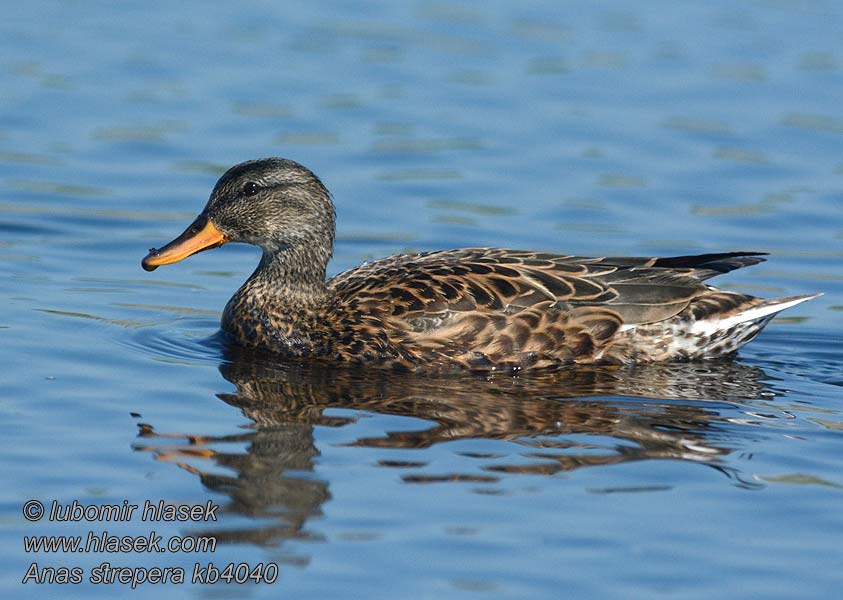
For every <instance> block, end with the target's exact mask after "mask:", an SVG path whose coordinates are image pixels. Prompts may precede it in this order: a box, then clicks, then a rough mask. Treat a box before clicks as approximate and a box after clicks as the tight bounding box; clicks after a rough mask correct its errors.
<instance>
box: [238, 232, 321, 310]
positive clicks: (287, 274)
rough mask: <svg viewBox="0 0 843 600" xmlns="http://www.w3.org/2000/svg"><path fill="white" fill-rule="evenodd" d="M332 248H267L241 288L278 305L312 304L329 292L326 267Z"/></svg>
mask: <svg viewBox="0 0 843 600" xmlns="http://www.w3.org/2000/svg"><path fill="white" fill-rule="evenodd" d="M330 257H331V255H330V251H328V252H319V250H318V249H317V248H313V247H311V248H308V247H306V246H304V245H299V246H286V245H285V246H282V247H281V248H278V249H272V250H268V249H264V252H263V256H261V260H260V263H259V264H258V266H257V268H256V269H255V271H254V273H252V275H251V277H249V279H248V280H247V281H246V283H245V284H244V285H243V287H242V288H241V291H244V292H247V293H249V295H252V296H258V297H259V298H263V299H265V301H266V302H267V303H272V304H273V305H275V306H276V307H278V308H308V307H310V306H313V305H316V304H321V303H322V302H323V301H324V299H325V297H326V296H327V287H326V286H325V271H326V269H327V266H328V260H329V259H330Z"/></svg>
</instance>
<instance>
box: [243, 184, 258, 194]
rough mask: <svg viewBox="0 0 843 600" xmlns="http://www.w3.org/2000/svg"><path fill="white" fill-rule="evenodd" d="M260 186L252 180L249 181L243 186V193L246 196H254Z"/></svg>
mask: <svg viewBox="0 0 843 600" xmlns="http://www.w3.org/2000/svg"><path fill="white" fill-rule="evenodd" d="M259 189H260V186H259V185H258V184H257V183H255V182H254V181H249V182H248V183H246V185H244V186H243V194H244V195H246V196H254V195H255V194H257V193H258V190H259Z"/></svg>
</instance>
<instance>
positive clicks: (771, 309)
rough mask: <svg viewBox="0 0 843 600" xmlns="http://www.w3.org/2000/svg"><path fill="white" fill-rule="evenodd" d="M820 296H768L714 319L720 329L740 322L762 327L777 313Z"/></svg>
mask: <svg viewBox="0 0 843 600" xmlns="http://www.w3.org/2000/svg"><path fill="white" fill-rule="evenodd" d="M819 296H822V294H821V293H820V294H806V295H804V296H786V297H783V298H768V299H765V300H763V301H761V302H759V303H757V304H754V305H752V306H749V307H747V308H746V309H744V310H741V311H739V312H736V313H734V314H732V315H729V316H726V317H723V318H720V319H716V320H714V323H716V326H717V328H718V329H729V328H730V327H733V326H735V325H738V324H740V323H757V324H758V325H759V329H761V327H763V326H764V325H766V324H767V321H769V320H770V319H772V318H773V317H774V316H775V315H776V314H777V313H780V312H781V311H783V310H786V309H788V308H791V307H792V306H796V305H797V304H801V303H802V302H805V301H806V300H812V299H814V298H817V297H819ZM699 323H703V322H699Z"/></svg>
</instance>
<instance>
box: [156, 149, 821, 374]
mask: <svg viewBox="0 0 843 600" xmlns="http://www.w3.org/2000/svg"><path fill="white" fill-rule="evenodd" d="M333 235H334V211H333V204H332V203H331V200H330V195H329V194H328V192H327V190H326V189H325V188H324V186H323V185H322V184H321V182H320V181H319V180H318V178H316V176H315V175H313V174H312V173H311V172H310V171H308V170H307V169H305V168H304V167H302V166H301V165H299V164H298V163H294V162H292V161H288V160H284V159H261V160H258V161H250V162H248V163H242V164H241V165H237V166H235V167H233V168H232V169H230V170H229V171H228V172H227V173H226V174H225V175H223V176H222V178H221V179H220V181H219V182H218V183H217V186H216V187H215V188H214V192H213V193H212V195H211V199H210V200H209V202H208V205H207V206H206V207H205V210H203V212H202V213H201V214H200V216H199V217H198V218H197V220H196V221H195V222H194V224H193V225H191V226H190V227H189V228H188V229H187V230H186V231H185V232H184V233H183V234H182V235H181V236H179V238H177V239H176V240H174V241H173V242H171V243H170V244H168V245H167V246H165V247H164V248H162V249H161V250H156V249H151V250H150V254H149V255H148V256H147V257H146V258H145V259H144V262H143V266H144V268H146V269H147V270H152V269H154V268H156V267H157V266H159V265H162V264H168V263H170V262H176V261H178V260H181V259H182V258H185V257H186V256H189V255H190V254H193V253H195V252H198V251H201V250H205V249H208V248H210V247H216V246H218V245H221V244H222V243H225V242H227V241H245V242H248V243H254V244H256V245H259V246H261V247H262V248H263V251H264V253H263V257H262V259H261V261H260V264H259V265H258V267H257V269H256V270H255V272H254V273H253V274H252V276H251V277H250V278H249V279H248V280H247V281H246V283H244V284H243V286H242V287H241V288H240V289H239V290H238V291H237V293H235V295H234V296H233V297H232V298H231V300H229V302H228V304H227V305H226V307H225V310H224V311H223V316H222V329H223V331H224V332H225V333H226V334H227V335H228V336H229V337H230V338H231V339H232V340H233V341H234V342H235V343H237V344H238V345H241V346H246V347H251V348H257V349H262V350H267V351H270V352H273V353H276V354H278V355H280V356H281V357H284V358H286V359H295V360H328V361H341V362H349V363H363V364H370V365H378V366H389V367H394V368H402V369H411V370H420V369H430V370H450V369H471V370H481V371H486V370H488V371H498V370H503V371H520V370H524V369H548V368H554V367H562V366H566V365H572V364H624V363H632V362H652V361H665V360H693V359H702V358H709V357H716V356H721V355H724V354H729V353H732V352H734V351H735V350H737V349H738V348H739V347H740V346H742V345H743V344H745V343H747V342H749V341H750V340H751V339H753V338H754V337H755V335H757V333H758V332H759V331H760V330H761V329H762V328H763V327H764V325H766V324H767V323H768V322H769V320H770V319H772V317H773V316H774V315H775V314H776V313H777V312H779V311H780V310H783V309H785V308H788V307H790V306H793V305H795V304H798V303H799V302H802V301H804V300H807V299H810V298H813V297H814V296H795V297H790V298H778V299H767V300H765V299H761V298H755V297H752V296H748V295H745V294H740V293H736V292H730V291H723V290H719V289H717V288H715V287H712V286H710V285H708V284H706V283H705V281H706V280H708V279H709V278H711V277H713V276H715V275H719V274H722V273H727V272H729V271H732V270H734V269H738V268H741V267H745V266H749V265H753V264H757V263H759V262H762V261H763V260H764V259H763V258H761V254H762V253H756V252H730V253H719V254H703V255H697V256H680V257H669V258H636V257H632V258H630V257H617V258H611V257H603V258H584V257H576V256H565V255H558V254H548V253H541V252H531V251H520V250H507V249H501V248H463V249H458V250H445V251H437V252H426V253H420V254H406V255H396V256H392V257H389V258H384V259H381V260H377V261H373V262H370V263H365V264H363V265H361V266H359V267H356V268H354V269H351V270H349V271H345V272H343V273H340V274H338V275H336V276H334V277H332V278H330V279H327V280H326V278H325V272H326V267H327V263H328V260H329V258H330V255H331V251H332V243H333Z"/></svg>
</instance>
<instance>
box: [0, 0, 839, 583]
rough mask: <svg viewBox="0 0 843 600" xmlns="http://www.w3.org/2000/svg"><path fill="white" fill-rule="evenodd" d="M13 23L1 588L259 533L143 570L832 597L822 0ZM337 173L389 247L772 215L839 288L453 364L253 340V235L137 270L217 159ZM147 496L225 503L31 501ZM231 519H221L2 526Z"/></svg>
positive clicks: (6, 86)
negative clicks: (257, 346)
mask: <svg viewBox="0 0 843 600" xmlns="http://www.w3.org/2000/svg"><path fill="white" fill-rule="evenodd" d="M3 17H4V18H3V19H2V21H0V90H2V91H0V273H2V284H0V302H2V305H3V310H2V312H0V362H2V368H0V390H2V395H0V411H2V418H0V423H2V424H1V425H0V428H2V432H3V435H2V457H0V463H2V467H3V470H4V473H5V477H4V479H5V480H6V482H7V485H5V486H3V487H2V490H1V491H0V508H2V525H3V527H2V530H0V535H2V544H0V565H2V568H1V569H0V570H2V573H3V582H2V586H3V589H2V590H0V595H2V596H3V597H15V598H17V597H20V598H30V597H31V598H35V597H39V598H40V597H45V596H48V595H49V596H52V597H63V598H83V597H84V598H88V597H103V598H112V597H117V596H119V595H121V594H122V593H125V592H128V591H129V590H128V589H126V586H121V585H119V584H115V585H98V586H94V585H91V584H88V583H82V584H80V585H63V586H59V585H56V586H41V585H37V584H35V583H29V584H27V585H21V579H22V578H23V575H24V574H25V572H26V570H27V568H28V567H29V565H30V564H31V563H32V562H37V563H38V564H39V565H41V566H52V567H59V566H67V567H73V566H78V567H80V568H82V569H84V570H85V572H86V577H87V573H88V572H89V571H90V570H91V569H92V568H93V567H95V566H97V565H99V564H100V563H102V562H103V561H110V563H111V564H112V565H114V566H118V565H119V566H129V567H151V566H153V565H158V566H162V567H164V566H171V567H183V568H185V569H187V570H188V577H189V576H190V573H191V570H192V568H193V565H194V564H195V563H197V562H202V563H203V564H204V563H206V562H208V561H213V562H214V563H215V564H219V565H225V564H227V563H230V562H247V563H249V564H251V565H256V564H259V563H277V564H278V565H279V576H278V580H277V581H276V582H275V583H274V584H272V585H242V586H237V585H214V586H202V585H189V584H184V585H151V584H145V585H141V586H140V587H138V589H137V590H135V592H134V594H133V597H135V598H156V599H160V598H164V597H166V598H180V597H184V596H185V595H187V596H189V597H202V598H229V597H248V598H270V597H272V598H276V597H295V598H329V597H339V598H396V597H397V598H525V597H531V598H553V597H561V596H564V597H568V598H575V597H623V598H653V597H660V596H679V597H685V598H710V597H718V598H723V597H740V598H746V597H759V598H792V597H797V596H798V597H817V598H819V597H832V596H833V595H834V594H836V593H838V592H839V588H840V585H841V584H843V575H842V574H841V573H843V550H841V545H843V512H841V506H843V394H841V386H843V373H841V362H843V344H841V339H842V338H843V323H841V315H843V313H841V310H843V268H841V264H843V261H841V258H843V194H841V190H843V152H841V150H843V113H841V110H840V106H841V105H840V99H841V98H843V38H841V36H840V30H841V26H843V5H841V4H840V3H839V2H833V1H831V0H828V1H825V2H813V3H800V2H787V1H772V0H771V1H769V2H744V3H739V5H737V6H735V3H733V2H725V1H724V2H707V3H681V2H680V3H677V2H648V3H641V4H640V5H639V4H638V3H635V4H633V3H628V4H626V3H619V2H618V3H613V2H597V3H594V2H592V3H565V4H561V3H558V2H551V1H545V2H540V1H537V2H530V3H511V2H485V3H482V4H476V5H473V6H467V5H466V6H463V5H461V4H450V3H445V2H425V1H422V2H407V3H386V2H383V3H379V2H364V3H350V2H342V1H336V2H328V3H321V6H320V7H318V8H316V7H314V5H313V3H310V2H275V3H270V2H264V3H247V4H239V3H232V4H231V5H230V6H222V5H220V6H215V7H214V8H213V10H212V9H210V8H209V5H208V4H207V3H204V2H198V1H193V2H182V3H176V4H174V3H170V2H150V1H149V0H147V1H145V2H134V3H121V7H120V8H119V9H116V8H114V5H113V3H108V2H85V3H81V2H61V1H56V2H41V1H33V2H25V3H16V4H14V6H12V5H11V4H9V5H8V6H6V7H5V8H4V10H3ZM266 155H280V156H287V157H290V158H294V159H296V160H299V161H300V162H302V163H304V164H306V165H308V166H309V167H311V168H312V169H313V170H314V171H316V172H317V173H318V174H319V175H320V176H321V177H322V178H323V180H324V181H325V183H326V184H327V185H328V187H329V188H330V189H331V190H332V191H333V193H334V196H335V199H336V203H337V211H338V223H339V224H338V243H337V247H336V252H335V258H334V260H333V262H332V263H331V267H330V269H331V271H332V272H338V271H340V270H343V269H346V268H348V267H351V266H353V265H355V264H357V263H359V262H360V261H362V260H365V259H368V258H371V257H379V256H384V255H388V254H390V253H394V252H399V251H405V250H428V249H436V248H449V247H459V246H472V245H501V246H509V247H524V248H535V249H546V250H551V251H559V252H573V253H578V254H581V255H605V254H612V255H623V254H629V255H655V254H664V255H669V254H677V253H678V254H685V253H691V252H711V251H722V250H766V251H769V252H771V253H773V256H772V257H771V259H770V261H769V262H767V263H765V264H762V265H758V266H756V267H753V268H751V269H747V270H744V271H741V272H738V273H733V274H731V275H729V276H727V277H724V278H723V279H722V280H719V281H720V284H722V285H724V286H726V287H730V288H734V289H739V290H742V291H747V292H751V293H757V294H758V295H766V296H775V295H791V294H806V293H811V292H818V291H819V292H825V294H826V295H825V296H824V297H822V298H819V299H817V300H814V301H812V302H809V303H807V304H803V305H800V306H799V307H798V308H795V309H793V310H790V311H788V312H787V313H786V314H785V315H784V316H783V317H782V318H779V319H777V320H776V321H774V322H773V323H772V324H771V325H770V326H769V327H768V329H767V330H766V331H765V332H764V333H763V334H762V335H761V336H760V337H759V338H758V339H757V340H756V341H755V342H753V343H752V344H751V345H750V346H749V347H747V348H746V349H745V350H744V351H742V352H741V354H740V356H739V357H738V359H737V360H734V361H725V362H717V363H711V364H708V363H706V364H698V365H681V366H669V365H668V366H657V367H651V368H639V369H622V370H615V371H606V370H582V371H576V372H571V373H567V374H562V375H559V376H557V377H556V378H555V379H553V380H529V379H514V380H513V379H507V378H499V379H492V380H481V379H477V378H471V377H466V378H458V379H456V380H454V379H451V380H446V381H437V380H431V379H429V378H421V377H411V376H410V377H408V376H404V377H398V376H394V375H389V374H383V373H377V374H372V373H354V372H342V371H339V372H332V371H326V370H312V369H305V368H301V367H298V368H295V367H290V366H283V365H278V364H273V362H272V361H267V360H265V359H261V358H259V357H250V356H243V355H238V353H237V352H236V350H235V349H232V348H226V347H225V346H224V345H223V344H222V342H221V341H220V339H219V337H218V336H217V330H218V319H219V311H220V310H221V308H222V306H223V305H224V304H225V301H226V300H227V299H228V297H229V296H230V295H231V294H232V293H233V292H234V290H235V289H236V288H237V287H238V286H239V284H240V283H241V281H242V280H243V279H244V278H245V277H246V276H247V275H248V274H249V273H250V272H251V270H252V269H253V267H254V264H255V262H256V260H257V251H256V250H255V249H253V248H248V247H243V246H227V247H226V248H224V249H222V250H217V251H214V252H207V253H203V254H202V255H200V256H196V257H193V258H191V259H190V260H188V261H186V262H185V263H182V264H179V265H175V266H172V267H168V268H163V269H160V270H158V271H156V272H155V273H154V274H148V273H144V272H143V271H142V270H141V269H140V259H141V257H142V256H143V255H144V254H145V253H146V250H147V248H148V247H150V246H152V245H156V246H157V245H160V244H161V243H163V242H165V241H167V240H169V239H172V237H174V235H175V234H177V233H179V232H181V230H182V229H183V227H184V226H185V225H186V224H187V223H188V222H189V220H190V219H192V217H193V216H194V215H195V213H196V212H197V211H198V210H199V209H200V208H201V207H202V206H203V204H204V202H205V201H206V199H207V195H208V193H209V191H210V188H211V186H212V185H213V183H214V182H215V180H216V178H217V176H218V175H219V173H220V172H221V171H222V170H223V169H224V168H226V167H227V166H229V165H230V164H233V163H235V162H239V161H241V160H244V159H247V158H253V157H257V156H266ZM31 498H34V499H39V500H42V501H43V502H45V503H49V502H50V501H51V500H58V501H59V502H61V503H69V502H71V501H72V500H74V499H76V500H78V501H79V502H81V503H84V504H107V503H119V502H122V500H124V499H126V500H128V501H129V503H133V504H139V505H142V504H143V503H144V501H145V500H152V501H154V502H157V501H158V500H164V501H165V502H166V503H173V504H199V503H205V502H207V501H208V500H211V501H212V502H214V503H216V504H218V505H219V506H220V509H219V510H220V514H219V519H218V520H217V521H216V522H212V523H200V524H186V523H170V522H157V523H155V524H154V525H151V524H149V523H144V522H141V521H140V520H139V519H133V520H131V521H129V522H124V523H106V524H98V523H94V524H89V523H56V522H48V521H47V520H46V519H45V520H42V521H40V522H38V523H29V522H27V521H26V520H24V519H23V516H22V513H21V507H22V505H23V503H24V502H25V501H26V500H28V499H31ZM103 530H107V531H108V532H109V533H110V534H115V535H132V536H142V535H146V534H148V533H149V532H150V531H151V530H155V531H156V532H157V533H158V534H162V535H164V536H173V535H181V536H187V535H193V534H202V535H210V536H214V537H215V538H216V539H217V541H218V545H217V548H216V551H215V552H213V553H200V554H178V553H169V552H166V553H155V554H145V553H140V554H90V553H89V554H85V553H77V554H73V553H68V554H61V553H46V552H42V553H38V554H26V553H25V552H24V550H23V538H24V536H25V535H37V534H45V535H46V534H49V535H59V534H66V535H85V534H86V533H87V532H88V531H95V532H97V533H100V532H102V531H103Z"/></svg>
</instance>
